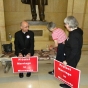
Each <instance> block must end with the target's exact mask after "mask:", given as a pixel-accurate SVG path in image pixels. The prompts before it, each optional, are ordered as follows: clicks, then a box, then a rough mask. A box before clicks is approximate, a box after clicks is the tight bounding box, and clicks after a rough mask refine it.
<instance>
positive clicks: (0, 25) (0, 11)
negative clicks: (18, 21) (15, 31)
mask: <svg viewBox="0 0 88 88" xmlns="http://www.w3.org/2000/svg"><path fill="white" fill-rule="evenodd" d="M0 34H1V35H0V37H1V41H6V32H5V16H4V4H3V0H0Z"/></svg>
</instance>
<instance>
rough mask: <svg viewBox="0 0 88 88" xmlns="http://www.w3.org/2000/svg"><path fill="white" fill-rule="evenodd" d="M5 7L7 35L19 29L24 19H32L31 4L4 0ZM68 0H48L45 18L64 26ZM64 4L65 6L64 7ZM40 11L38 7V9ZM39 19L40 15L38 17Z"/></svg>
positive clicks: (15, 0) (17, 0) (19, 0)
mask: <svg viewBox="0 0 88 88" xmlns="http://www.w3.org/2000/svg"><path fill="white" fill-rule="evenodd" d="M3 1H4V8H5V24H6V35H7V39H8V34H9V33H11V34H12V36H14V33H15V32H16V31H18V30H19V29H20V28H19V24H20V22H21V21H22V20H31V19H32V17H31V11H30V5H27V4H23V3H21V0H3ZM67 2H68V0H48V5H46V6H45V20H46V21H48V22H49V21H53V22H55V23H56V25H57V26H58V27H61V28H64V27H63V19H64V18H65V17H66V15H67ZM63 6H64V7H63ZM37 13H38V9H37ZM37 20H39V17H37Z"/></svg>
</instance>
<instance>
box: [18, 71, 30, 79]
mask: <svg viewBox="0 0 88 88" xmlns="http://www.w3.org/2000/svg"><path fill="white" fill-rule="evenodd" d="M30 76H31V72H28V73H27V74H26V77H30ZM19 77H20V78H23V77H24V74H23V73H19Z"/></svg>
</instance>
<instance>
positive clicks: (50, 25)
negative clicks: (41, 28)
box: [47, 22, 56, 31]
mask: <svg viewBox="0 0 88 88" xmlns="http://www.w3.org/2000/svg"><path fill="white" fill-rule="evenodd" d="M55 27H56V24H55V23H53V22H49V23H48V24H47V29H48V30H49V31H51V29H54V28H55Z"/></svg>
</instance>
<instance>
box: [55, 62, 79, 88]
mask: <svg viewBox="0 0 88 88" xmlns="http://www.w3.org/2000/svg"><path fill="white" fill-rule="evenodd" d="M54 76H55V77H56V78H57V79H60V80H61V81H63V82H64V83H65V84H67V85H69V86H70V87H71V88H79V81H80V70H77V69H75V68H73V67H71V66H68V65H67V66H65V65H64V64H63V63H62V62H59V61H57V60H54Z"/></svg>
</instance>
